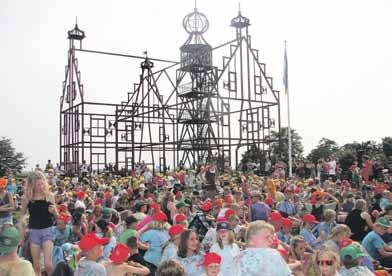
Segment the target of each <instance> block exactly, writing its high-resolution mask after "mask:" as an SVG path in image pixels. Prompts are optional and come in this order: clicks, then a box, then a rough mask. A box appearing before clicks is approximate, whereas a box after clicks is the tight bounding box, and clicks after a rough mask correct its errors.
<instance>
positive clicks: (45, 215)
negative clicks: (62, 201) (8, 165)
mask: <svg viewBox="0 0 392 276" xmlns="http://www.w3.org/2000/svg"><path fill="white" fill-rule="evenodd" d="M27 212H28V213H29V215H30V217H29V224H28V230H29V233H28V237H29V242H30V250H31V256H32V258H33V267H34V270H35V273H36V274H37V275H41V252H42V253H43V255H44V266H45V271H46V273H47V274H49V275H50V273H51V272H52V269H53V267H52V253H53V241H54V239H55V236H54V229H53V227H52V226H53V222H54V219H56V218H57V216H58V213H57V208H56V205H55V199H54V195H53V194H52V193H51V192H50V191H49V186H48V183H47V182H46V178H45V176H44V174H43V173H42V172H40V171H35V172H32V173H30V174H29V175H28V177H27V182H26V192H25V195H24V198H23V200H22V218H21V222H23V221H24V219H23V217H24V216H25V215H26V213H27Z"/></svg>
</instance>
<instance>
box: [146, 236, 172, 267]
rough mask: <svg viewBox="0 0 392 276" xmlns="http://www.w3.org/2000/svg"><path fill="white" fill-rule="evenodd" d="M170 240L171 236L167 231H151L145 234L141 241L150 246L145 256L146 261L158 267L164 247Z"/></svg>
mask: <svg viewBox="0 0 392 276" xmlns="http://www.w3.org/2000/svg"><path fill="white" fill-rule="evenodd" d="M169 239H170V237H169V234H168V233H166V232H165V231H161V230H156V229H151V230H148V231H146V232H144V233H143V234H142V235H141V237H140V240H141V241H142V242H146V243H148V244H149V248H148V250H147V252H146V253H145V254H144V260H145V261H146V262H149V263H151V264H153V265H155V266H156V267H158V266H159V263H160V261H161V254H162V247H163V245H164V244H165V243H166V242H167V241H168V240H169Z"/></svg>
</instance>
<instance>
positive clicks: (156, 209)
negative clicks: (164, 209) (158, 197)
mask: <svg viewBox="0 0 392 276" xmlns="http://www.w3.org/2000/svg"><path fill="white" fill-rule="evenodd" d="M150 208H151V209H154V210H155V212H158V211H160V210H161V206H160V205H159V204H158V203H151V204H150Z"/></svg>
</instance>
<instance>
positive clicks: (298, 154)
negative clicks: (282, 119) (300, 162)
mask: <svg viewBox="0 0 392 276" xmlns="http://www.w3.org/2000/svg"><path fill="white" fill-rule="evenodd" d="M270 138H271V139H272V140H275V141H276V142H273V143H272V144H271V159H272V161H273V163H274V162H276V160H277V159H282V160H283V161H284V162H288V160H289V157H288V151H289V142H288V141H289V139H288V128H287V127H283V128H281V129H280V131H279V132H277V131H271V137H270ZM279 138H280V143H279ZM303 151H304V147H303V145H302V137H301V136H300V135H299V134H298V132H297V131H296V130H295V129H291V153H292V157H293V158H294V159H299V158H302V153H303Z"/></svg>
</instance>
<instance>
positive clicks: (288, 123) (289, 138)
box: [284, 40, 293, 178]
mask: <svg viewBox="0 0 392 276" xmlns="http://www.w3.org/2000/svg"><path fill="white" fill-rule="evenodd" d="M284 61H285V64H284V65H285V70H284V84H285V93H286V96H287V131H288V144H289V148H288V155H289V177H290V178H291V177H292V176H293V161H292V144H291V143H292V142H291V126H290V93H289V79H288V71H289V68H288V62H287V41H286V40H285V41H284Z"/></svg>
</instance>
